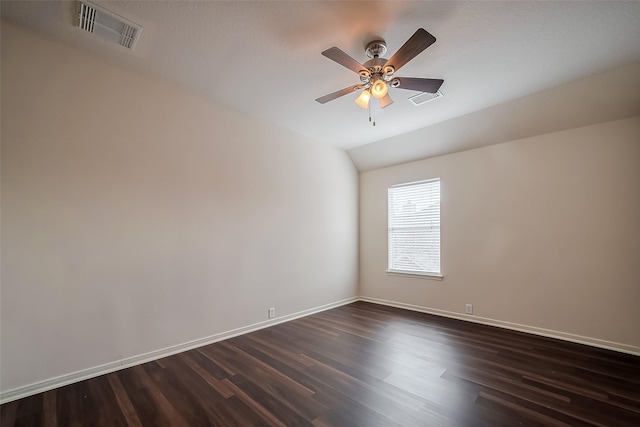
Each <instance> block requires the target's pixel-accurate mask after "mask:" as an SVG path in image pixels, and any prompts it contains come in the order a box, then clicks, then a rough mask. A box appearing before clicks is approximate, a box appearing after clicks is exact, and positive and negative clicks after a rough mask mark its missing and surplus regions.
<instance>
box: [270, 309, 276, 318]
mask: <svg viewBox="0 0 640 427" xmlns="http://www.w3.org/2000/svg"><path fill="white" fill-rule="evenodd" d="M268 316H269V319H273V318H274V317H276V308H275V307H271V308H270V309H269V314H268Z"/></svg>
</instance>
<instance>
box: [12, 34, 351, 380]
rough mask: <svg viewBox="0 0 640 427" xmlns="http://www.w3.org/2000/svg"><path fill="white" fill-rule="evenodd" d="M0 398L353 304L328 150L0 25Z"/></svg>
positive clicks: (338, 190) (342, 185)
mask: <svg viewBox="0 0 640 427" xmlns="http://www.w3.org/2000/svg"><path fill="white" fill-rule="evenodd" d="M1 136H2V248H1V249H2V276H1V279H2V285H1V286H2V288H1V292H2V299H1V321H2V322H1V323H2V330H1V337H2V341H1V359H0V361H1V376H2V378H1V384H0V388H1V389H2V391H3V392H5V391H7V390H11V389H15V388H19V387H23V386H25V385H27V384H30V383H35V382H39V381H43V380H48V379H51V378H53V377H56V376H59V375H66V374H69V373H72V372H75V371H78V370H83V369H87V368H91V367H95V366H98V365H101V364H105V363H110V362H113V361H117V360H121V359H124V358H128V357H133V356H136V355H140V354H143V353H146V352H150V351H154V350H158V349H162V348H165V347H169V346H173V345H177V344H180V343H185V342H188V341H191V340H196V339H199V338H202V337H206V336H210V335H213V334H216V333H220V332H223V331H229V330H232V329H234V328H239V327H243V326H247V325H251V324H254V323H256V322H260V321H263V320H266V316H267V308H268V307H276V309H277V314H278V315H287V314H291V313H296V312H299V311H302V310H306V309H310V308H314V307H318V306H321V305H324V304H330V303H335V302H337V301H341V300H344V299H347V298H351V297H354V296H356V295H357V282H358V277H357V274H358V271H357V262H358V255H357V250H358V247H357V238H358V228H357V221H358V217H357V213H358V196H357V194H358V174H357V171H356V170H355V168H354V166H353V164H352V162H351V161H350V159H349V157H348V156H347V154H346V153H344V152H343V151H341V150H338V149H334V148H330V147H327V146H323V145H320V144H317V143H315V142H313V141H310V140H308V139H306V138H304V137H302V136H300V135H297V134H294V133H291V132H289V131H286V130H283V129H280V128H276V127H273V126H271V125H268V124H266V123H263V122H260V121H258V120H256V119H253V118H249V117H246V116H244V115H242V114H239V113H237V112H234V111H231V110H228V109H225V108H222V107H220V106H216V105H214V104H211V103H210V102H208V101H206V100H204V99H201V98H199V97H198V96H196V95H194V94H192V93H190V92H188V91H185V90H182V89H180V88H177V87H175V86H171V85H169V84H166V83H164V82H162V81H159V80H154V79H151V78H149V77H146V76H143V75H140V74H137V73H135V72H132V71H128V70H125V69H123V68H119V67H117V66H114V65H110V64H108V63H105V62H103V61H101V60H100V59H98V58H97V57H94V56H92V55H91V54H88V53H84V52H82V51H79V50H76V49H73V48H70V47H67V46H65V45H62V44H58V43H56V42H53V41H50V40H47V39H45V38H42V37H41V36H39V35H37V34H35V33H32V32H29V31H27V30H25V29H22V28H20V27H16V26H14V25H12V24H9V23H6V22H3V23H2V135H1Z"/></svg>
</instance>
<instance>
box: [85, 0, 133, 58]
mask: <svg viewBox="0 0 640 427" xmlns="http://www.w3.org/2000/svg"><path fill="white" fill-rule="evenodd" d="M78 6H79V7H78V27H80V28H82V29H83V30H87V31H89V32H90V33H94V34H96V35H98V36H100V37H102V38H104V39H107V40H109V41H112V42H114V43H117V44H119V45H120V46H124V47H126V48H128V49H131V50H133V49H134V48H135V47H136V43H137V42H138V39H139V38H140V34H141V33H142V27H141V26H140V25H138V24H134V23H133V22H131V21H129V20H126V19H124V18H122V17H121V16H118V15H116V14H115V13H113V12H110V11H108V10H106V9H104V8H102V7H100V6H98V5H96V4H93V3H91V2H88V1H81V2H78Z"/></svg>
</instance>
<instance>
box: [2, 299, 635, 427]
mask: <svg viewBox="0 0 640 427" xmlns="http://www.w3.org/2000/svg"><path fill="white" fill-rule="evenodd" d="M1 412H2V414H1V420H2V426H3V427H9V426H14V425H15V426H126V425H130V426H208V425H213V426H305V425H307V426H308V425H314V426H366V427H374V426H381V427H382V426H384V427H391V426H436V427H440V426H474V427H476V426H607V427H614V426H634V427H638V426H640V357H636V356H631V355H625V354H621V353H616V352H612V351H607V350H602V349H596V348H592V347H588V346H583V345H579V344H572V343H567V342H563V341H558V340H553V339H548V338H542V337H538V336H534V335H528V334H524V333H519V332H513V331H507V330H503V329H499V328H493V327H489V326H482V325H477V324H472V323H468V322H463V321H457V320H452V319H446V318H441V317H437V316H431V315H426V314H421V313H414V312H410V311H405V310H399V309H395V308H390V307H384V306H380V305H375V304H369V303H364V302H357V303H353V304H350V305H347V306H343V307H339V308H336V309H333V310H329V311H325V312H322V313H319V314H315V315H312V316H308V317H305V318H302V319H298V320H293V321H291V322H288V323H284V324H281V325H277V326H273V327H271V328H268V329H263V330H260V331H257V332H254V333H251V334H247V335H243V336H240V337H236V338H232V339H229V340H226V341H223V342H219V343H216V344H211V345H208V346H205V347H201V348H199V349H196V350H191V351H187V352H184V353H181V354H179V355H176V356H171V357H167V358H164V359H160V360H157V361H155V362H150V363H146V364H143V365H140V366H136V367H133V368H129V369H124V370H122V371H118V372H115V373H112V374H108V375H103V376H100V377H97V378H93V379H90V380H86V381H82V382H79V383H76V384H72V385H69V386H66V387H61V388H59V389H56V390H52V391H48V392H46V393H41V394H38V395H35V396H31V397H27V398H24V399H20V400H17V401H14V402H10V403H7V404H5V405H2V408H1Z"/></svg>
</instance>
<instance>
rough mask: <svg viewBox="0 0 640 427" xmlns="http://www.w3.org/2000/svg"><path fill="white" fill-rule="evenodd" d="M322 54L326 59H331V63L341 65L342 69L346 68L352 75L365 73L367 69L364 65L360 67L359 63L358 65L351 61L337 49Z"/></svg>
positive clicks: (351, 59)
mask: <svg viewBox="0 0 640 427" xmlns="http://www.w3.org/2000/svg"><path fill="white" fill-rule="evenodd" d="M322 54H323V55H324V56H326V57H327V58H329V59H331V60H332V61H335V62H337V63H338V64H340V65H342V66H343V67H347V68H348V69H350V70H351V71H353V72H354V73H360V71H367V68H366V67H365V66H364V65H362V64H361V63H359V62H358V61H356V60H355V59H353V58H352V57H350V56H349V55H347V54H346V53H344V52H343V51H341V50H340V49H338V48H337V47H332V48H329V49H327V50H325V51H324V52H322Z"/></svg>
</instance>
